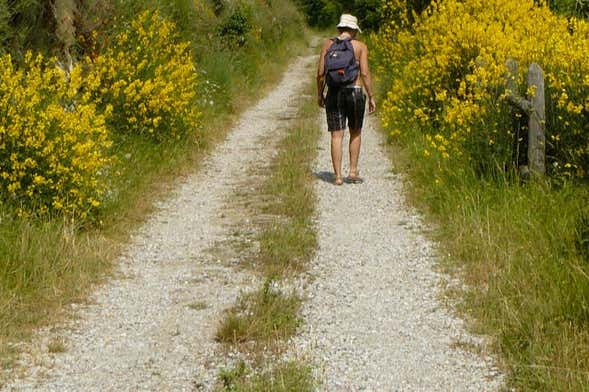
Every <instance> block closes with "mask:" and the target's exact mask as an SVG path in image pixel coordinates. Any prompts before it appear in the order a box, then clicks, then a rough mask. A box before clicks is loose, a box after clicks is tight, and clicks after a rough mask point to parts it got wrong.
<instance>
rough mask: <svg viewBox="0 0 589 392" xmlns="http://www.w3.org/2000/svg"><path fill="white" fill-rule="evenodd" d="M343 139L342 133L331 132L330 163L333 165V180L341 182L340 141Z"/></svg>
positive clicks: (341, 131)
mask: <svg viewBox="0 0 589 392" xmlns="http://www.w3.org/2000/svg"><path fill="white" fill-rule="evenodd" d="M343 138H344V131H343V130H340V131H333V132H331V163H332V164H333V171H334V172H335V180H336V183H338V180H339V181H341V178H342V140H343Z"/></svg>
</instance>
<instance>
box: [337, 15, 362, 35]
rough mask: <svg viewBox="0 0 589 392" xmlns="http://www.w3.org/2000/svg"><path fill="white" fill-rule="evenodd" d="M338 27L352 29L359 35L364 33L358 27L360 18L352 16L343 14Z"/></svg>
mask: <svg viewBox="0 0 589 392" xmlns="http://www.w3.org/2000/svg"><path fill="white" fill-rule="evenodd" d="M337 27H349V28H351V29H354V30H358V32H359V33H361V32H362V30H360V27H358V18H356V17H355V16H354V15H350V14H342V16H340V18H339V24H338V25H337Z"/></svg>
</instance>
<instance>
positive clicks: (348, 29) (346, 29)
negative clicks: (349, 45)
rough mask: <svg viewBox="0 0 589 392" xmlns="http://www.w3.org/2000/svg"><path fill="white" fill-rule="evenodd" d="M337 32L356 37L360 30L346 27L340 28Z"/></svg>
mask: <svg viewBox="0 0 589 392" xmlns="http://www.w3.org/2000/svg"><path fill="white" fill-rule="evenodd" d="M337 31H339V33H340V34H341V33H344V32H346V33H350V35H351V36H354V35H356V34H357V33H358V30H356V29H352V28H351V27H345V26H344V27H338V28H337Z"/></svg>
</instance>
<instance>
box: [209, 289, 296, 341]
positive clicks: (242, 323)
mask: <svg viewBox="0 0 589 392" xmlns="http://www.w3.org/2000/svg"><path fill="white" fill-rule="evenodd" d="M300 305H301V299H300V298H299V297H298V296H297V295H296V294H294V293H289V294H285V293H283V292H282V291H280V290H279V289H277V288H274V287H273V282H272V281H271V280H267V281H266V282H265V283H264V286H263V287H262V288H261V289H259V290H257V291H255V292H253V293H249V294H245V295H242V296H241V297H240V298H239V300H238V302H237V304H236V305H235V306H234V307H232V308H231V309H230V310H229V311H228V312H227V314H226V315H225V318H224V319H223V321H222V322H221V325H220V326H219V329H218V330H217V334H216V339H217V340H218V341H220V342H224V343H246V342H250V341H251V342H255V343H258V344H260V343H261V344H265V343H269V342H270V343H272V342H274V341H276V340H284V339H286V338H288V337H290V336H292V335H293V334H294V333H295V331H296V330H297V327H298V326H299V325H300V322H301V320H300V318H299V316H298V310H299V307H300Z"/></svg>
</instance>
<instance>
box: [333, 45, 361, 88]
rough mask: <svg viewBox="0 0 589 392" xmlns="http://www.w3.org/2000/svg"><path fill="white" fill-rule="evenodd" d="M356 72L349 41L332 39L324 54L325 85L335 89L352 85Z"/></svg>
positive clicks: (356, 64)
mask: <svg viewBox="0 0 589 392" xmlns="http://www.w3.org/2000/svg"><path fill="white" fill-rule="evenodd" d="M358 70H359V67H358V63H357V62H356V57H355V56H354V47H353V46H352V42H351V40H350V39H344V40H340V39H339V38H337V37H336V38H334V39H333V43H332V44H331V46H330V47H329V49H327V53H326V54H325V75H326V79H327V85H328V86H329V87H332V88H337V87H341V86H345V85H346V84H350V83H353V82H354V81H355V80H356V78H358Z"/></svg>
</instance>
